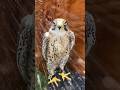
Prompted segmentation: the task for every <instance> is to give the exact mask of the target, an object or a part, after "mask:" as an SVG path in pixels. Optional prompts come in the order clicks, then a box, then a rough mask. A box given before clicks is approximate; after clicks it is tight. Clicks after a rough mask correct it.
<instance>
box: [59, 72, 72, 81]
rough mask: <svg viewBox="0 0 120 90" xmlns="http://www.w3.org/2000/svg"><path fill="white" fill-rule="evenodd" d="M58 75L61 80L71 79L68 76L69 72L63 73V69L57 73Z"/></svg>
mask: <svg viewBox="0 0 120 90" xmlns="http://www.w3.org/2000/svg"><path fill="white" fill-rule="evenodd" d="M59 75H60V76H61V77H62V80H63V81H64V80H65V79H67V80H71V78H70V77H69V76H68V75H70V72H69V73H65V72H64V71H63V72H62V73H59Z"/></svg>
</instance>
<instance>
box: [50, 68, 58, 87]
mask: <svg viewBox="0 0 120 90" xmlns="http://www.w3.org/2000/svg"><path fill="white" fill-rule="evenodd" d="M53 75H54V69H52V70H50V74H49V76H48V79H49V82H48V84H55V85H56V86H58V82H60V79H58V78H57V77H56V76H53Z"/></svg>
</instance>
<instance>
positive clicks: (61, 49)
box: [42, 18, 75, 79]
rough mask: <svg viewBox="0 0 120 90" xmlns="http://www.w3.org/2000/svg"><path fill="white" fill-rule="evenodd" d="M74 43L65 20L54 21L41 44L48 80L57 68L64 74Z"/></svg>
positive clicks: (72, 35) (73, 37) (72, 34)
mask: <svg viewBox="0 0 120 90" xmlns="http://www.w3.org/2000/svg"><path fill="white" fill-rule="evenodd" d="M74 43H75V36H74V33H73V32H72V31H70V30H69V28H68V25H67V22H66V20H64V19H61V18H57V19H55V20H54V21H53V24H52V26H51V28H50V29H49V31H48V32H46V33H45V34H44V37H43V43H42V55H43V57H44V59H45V60H46V61H47V64H46V65H47V70H48V73H49V77H48V78H49V79H51V77H52V76H53V75H54V74H55V69H56V68H57V67H59V68H60V69H61V70H62V71H63V72H64V67H65V65H66V63H67V61H68V58H69V54H70V51H71V50H72V47H73V46H74Z"/></svg>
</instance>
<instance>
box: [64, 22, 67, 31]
mask: <svg viewBox="0 0 120 90" xmlns="http://www.w3.org/2000/svg"><path fill="white" fill-rule="evenodd" d="M67 25H68V24H67V22H65V23H64V29H65V31H68V29H67Z"/></svg>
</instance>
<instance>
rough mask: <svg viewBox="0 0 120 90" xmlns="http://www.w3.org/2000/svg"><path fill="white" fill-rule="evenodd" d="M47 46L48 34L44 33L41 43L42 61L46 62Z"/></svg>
mask: <svg viewBox="0 0 120 90" xmlns="http://www.w3.org/2000/svg"><path fill="white" fill-rule="evenodd" d="M48 44H49V32H46V33H45V34H44V35H43V41H42V56H43V58H44V60H47V52H48Z"/></svg>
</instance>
